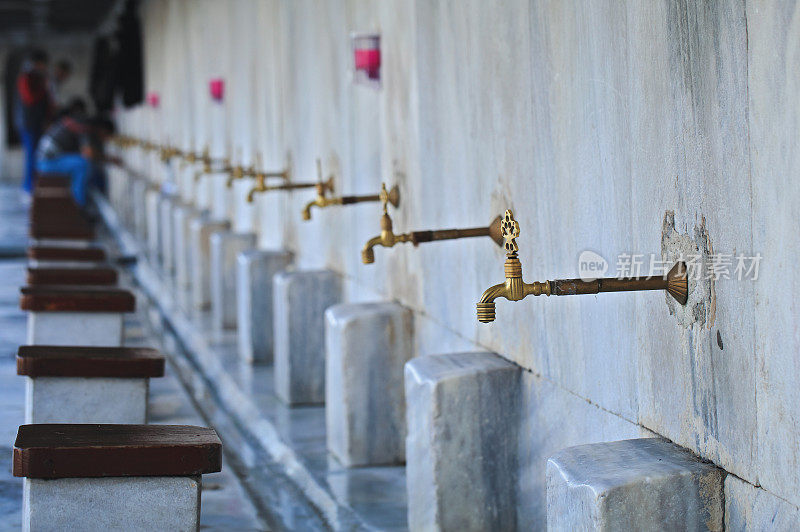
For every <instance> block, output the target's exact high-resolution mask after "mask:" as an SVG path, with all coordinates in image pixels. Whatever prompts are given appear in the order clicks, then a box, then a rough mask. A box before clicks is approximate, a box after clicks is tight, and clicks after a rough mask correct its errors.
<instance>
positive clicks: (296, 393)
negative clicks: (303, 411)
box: [273, 270, 342, 405]
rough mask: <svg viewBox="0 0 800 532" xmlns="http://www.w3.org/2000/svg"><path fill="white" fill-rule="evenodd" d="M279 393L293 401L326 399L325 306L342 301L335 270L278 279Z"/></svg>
mask: <svg viewBox="0 0 800 532" xmlns="http://www.w3.org/2000/svg"><path fill="white" fill-rule="evenodd" d="M273 294H274V304H273V316H274V318H273V323H274V324H275V327H274V330H275V393H276V394H277V395H278V397H280V398H281V399H283V400H284V401H285V402H287V403H289V404H293V405H294V404H317V403H324V402H325V311H326V310H327V309H328V308H330V307H332V306H334V305H337V304H339V303H341V302H342V280H341V276H339V275H338V274H337V273H334V272H332V271H330V270H319V271H302V272H283V273H279V274H278V275H276V276H275V277H274V279H273Z"/></svg>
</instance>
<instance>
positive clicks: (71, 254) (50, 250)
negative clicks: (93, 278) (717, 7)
mask: <svg viewBox="0 0 800 532" xmlns="http://www.w3.org/2000/svg"><path fill="white" fill-rule="evenodd" d="M28 258H29V259H31V260H41V261H69V262H100V261H104V260H106V251H105V250H104V249H103V248H99V247H89V248H73V247H58V246H31V247H29V248H28Z"/></svg>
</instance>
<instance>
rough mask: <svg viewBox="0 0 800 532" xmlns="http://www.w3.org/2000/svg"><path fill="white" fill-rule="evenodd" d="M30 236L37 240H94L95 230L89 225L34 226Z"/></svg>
mask: <svg viewBox="0 0 800 532" xmlns="http://www.w3.org/2000/svg"><path fill="white" fill-rule="evenodd" d="M28 234H29V235H30V237H31V238H36V239H48V238H49V239H53V240H94V229H93V228H92V226H90V225H89V224H75V225H72V224H69V225H65V224H34V225H32V226H31V228H30V231H29V233H28Z"/></svg>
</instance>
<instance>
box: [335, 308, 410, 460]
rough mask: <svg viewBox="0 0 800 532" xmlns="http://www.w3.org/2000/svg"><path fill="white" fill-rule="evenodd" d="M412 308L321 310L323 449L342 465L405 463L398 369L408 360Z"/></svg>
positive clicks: (403, 408) (403, 403) (402, 406)
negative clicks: (324, 430) (323, 318)
mask: <svg viewBox="0 0 800 532" xmlns="http://www.w3.org/2000/svg"><path fill="white" fill-rule="evenodd" d="M413 351H414V324H413V316H412V313H411V310H409V309H407V308H405V307H403V306H401V305H398V304H396V303H360V304H345V305H336V306H335V307H332V308H329V309H328V310H327V311H326V312H325V404H326V408H325V419H326V426H327V437H328V450H329V451H330V452H331V453H332V454H333V455H334V456H335V457H336V458H338V459H339V461H340V462H342V464H344V465H345V466H348V467H351V466H366V465H381V464H401V463H403V462H404V461H405V437H406V421H405V397H404V393H403V365H404V364H405V363H406V362H407V361H408V360H410V359H411V358H412V357H413Z"/></svg>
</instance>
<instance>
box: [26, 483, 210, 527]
mask: <svg viewBox="0 0 800 532" xmlns="http://www.w3.org/2000/svg"><path fill="white" fill-rule="evenodd" d="M200 486H201V480H200V477H199V476H192V477H118V478H57V479H39V478H25V479H24V481H23V499H22V519H23V523H22V529H23V530H25V531H26V532H27V531H37V532H38V531H51V530H52V531H57V530H81V531H84V532H90V531H98V532H99V531H107V530H120V531H121V530H125V531H142V532H144V531H151V530H182V531H189V530H197V529H198V528H199V526H200V522H199V521H200Z"/></svg>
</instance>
